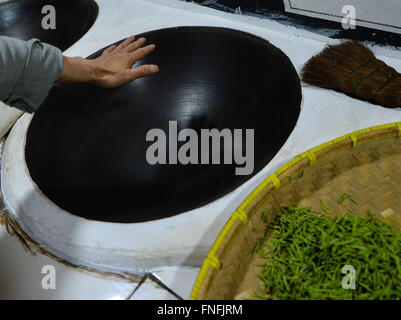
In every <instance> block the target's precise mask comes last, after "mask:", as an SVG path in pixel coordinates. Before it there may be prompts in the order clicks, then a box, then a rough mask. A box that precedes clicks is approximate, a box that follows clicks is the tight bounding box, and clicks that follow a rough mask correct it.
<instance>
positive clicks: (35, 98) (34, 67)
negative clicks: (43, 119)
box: [8, 39, 63, 113]
mask: <svg viewBox="0 0 401 320" xmlns="http://www.w3.org/2000/svg"><path fill="white" fill-rule="evenodd" d="M27 43H28V45H30V50H29V57H28V59H27V62H26V65H25V68H24V71H23V73H22V75H21V77H20V79H19V81H18V83H17V85H16V87H15V89H14V90H13V93H12V95H11V97H9V99H8V103H9V104H10V105H12V106H13V107H16V108H18V109H21V110H23V111H25V112H29V113H32V112H35V111H37V110H38V109H39V107H40V105H41V104H42V103H43V101H44V100H45V99H46V97H47V95H48V93H49V90H50V88H51V87H52V86H53V84H54V82H55V81H56V80H57V79H58V78H59V77H60V76H61V73H62V71H63V55H62V52H61V50H60V49H58V48H56V47H54V46H51V45H48V44H46V43H42V42H40V41H39V40H37V39H32V40H29V41H28V42H27Z"/></svg>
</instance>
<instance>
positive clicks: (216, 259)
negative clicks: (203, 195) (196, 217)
mask: <svg viewBox="0 0 401 320" xmlns="http://www.w3.org/2000/svg"><path fill="white" fill-rule="evenodd" d="M400 136H401V122H396V123H391V124H385V125H380V126H375V127H371V128H368V129H364V130H359V131H356V132H353V133H351V134H347V135H345V136H342V137H340V138H337V139H334V140H332V141H329V142H327V143H325V144H322V145H320V146H318V147H316V148H313V149H311V150H309V151H307V152H305V153H303V154H301V155H299V156H297V157H296V158H295V159H293V160H292V161H291V162H289V163H288V164H286V165H284V166H283V167H282V168H280V169H279V170H277V171H276V172H275V173H273V174H272V175H271V176H270V177H268V178H267V179H266V180H265V181H263V182H262V183H261V184H260V185H259V186H258V187H257V188H256V189H255V190H254V191H253V192H252V193H251V194H250V195H249V196H248V197H247V198H246V199H245V201H244V202H243V203H242V204H241V205H240V206H239V207H238V208H237V210H236V211H234V213H233V214H232V216H231V218H230V219H229V220H228V222H227V223H226V225H225V226H224V228H223V229H222V231H221V233H220V235H219V236H218V238H217V240H216V241H215V243H214V245H213V246H212V248H211V250H210V252H209V254H208V256H207V257H206V259H205V260H204V262H203V266H202V268H201V270H200V273H199V275H198V278H197V281H196V283H195V285H194V288H193V291H192V294H191V297H190V299H192V300H213V299H243V298H253V292H254V290H255V289H256V288H257V287H258V286H260V280H258V277H257V275H258V274H259V272H260V269H258V267H256V265H257V264H258V260H257V258H255V256H254V255H253V254H252V248H253V246H254V244H255V243H256V241H257V239H258V238H259V237H260V235H258V234H257V233H256V232H254V231H255V228H257V227H258V226H259V227H260V226H261V225H263V224H262V223H263V222H262V219H261V213H262V212H265V213H268V214H271V212H273V211H274V210H275V209H278V208H280V207H282V206H293V205H308V206H312V208H317V209H318V210H320V201H324V203H325V204H326V205H327V206H328V207H330V209H332V211H333V212H339V210H340V208H338V206H339V205H338V203H337V197H338V195H339V194H341V193H343V192H347V193H350V194H352V195H353V196H354V197H355V198H357V200H358V206H357V207H358V208H356V207H353V208H352V209H353V210H357V211H358V212H356V211H353V212H354V213H356V214H360V215H363V214H365V213H366V211H367V210H371V211H372V212H373V213H375V214H376V215H377V216H378V217H379V218H382V219H384V220H385V219H386V218H387V217H388V215H392V216H391V218H392V219H393V220H395V221H396V222H398V223H399V224H400V225H401V188H399V185H400V182H401V139H398V138H399V137H400ZM397 186H398V188H397ZM341 210H342V211H341V212H344V208H342V209H341ZM393 213H394V215H393ZM380 214H381V215H382V216H380ZM272 218H273V216H272V215H271V216H270V221H271V220H272ZM255 259H256V260H255ZM259 262H260V261H259Z"/></svg>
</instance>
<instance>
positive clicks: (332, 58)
mask: <svg viewBox="0 0 401 320" xmlns="http://www.w3.org/2000/svg"><path fill="white" fill-rule="evenodd" d="M301 76H302V79H303V81H304V82H306V83H309V84H311V85H314V86H317V87H321V88H327V89H333V90H336V91H340V92H344V93H345V94H347V95H349V96H351V97H353V98H356V99H360V100H365V101H369V102H372V103H375V104H379V105H382V106H384V107H388V108H397V107H401V74H400V73H398V72H397V71H396V70H395V69H394V68H392V67H390V66H388V65H387V64H385V63H384V62H383V61H381V60H379V59H377V58H376V57H375V55H374V54H373V52H372V51H371V50H370V49H368V48H367V47H365V46H364V45H362V44H361V43H359V42H356V41H346V42H343V43H341V44H339V45H329V46H328V47H326V48H325V49H324V50H323V51H322V52H321V53H319V54H317V55H316V56H314V57H312V58H311V59H310V60H309V61H308V62H307V63H306V64H305V66H304V68H303V70H302V72H301Z"/></svg>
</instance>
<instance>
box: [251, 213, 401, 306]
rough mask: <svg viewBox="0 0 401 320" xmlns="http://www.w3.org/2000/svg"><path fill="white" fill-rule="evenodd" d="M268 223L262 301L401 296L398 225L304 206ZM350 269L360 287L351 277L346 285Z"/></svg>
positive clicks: (262, 250)
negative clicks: (352, 283) (331, 213)
mask: <svg viewBox="0 0 401 320" xmlns="http://www.w3.org/2000/svg"><path fill="white" fill-rule="evenodd" d="M264 215H265V214H264ZM262 217H263V215H262ZM264 220H265V222H266V227H267V228H266V232H265V235H264V237H263V238H261V241H260V243H259V245H258V246H257V247H256V248H255V249H256V252H257V254H259V255H260V256H261V257H262V258H264V259H266V263H265V264H263V265H262V268H263V271H262V273H261V275H260V277H261V279H262V280H263V287H264V290H263V291H262V292H259V293H255V295H256V297H257V298H261V299H280V300H284V299H341V300H348V299H400V298H401V232H400V230H399V229H398V228H396V224H395V223H393V222H391V221H390V222H389V223H387V222H384V221H381V220H378V219H377V218H376V217H375V216H374V215H373V214H372V213H370V212H369V213H368V214H367V215H366V217H360V216H356V215H350V214H344V215H342V216H341V217H338V218H332V217H329V216H328V215H327V214H323V213H317V212H314V211H312V210H311V208H309V207H300V206H298V207H291V208H283V209H282V210H281V212H280V213H279V214H278V215H277V218H276V219H275V221H274V222H273V223H271V224H270V225H268V224H267V218H264ZM345 266H352V267H353V268H354V270H355V282H354V284H355V287H354V289H352V288H349V284H350V281H348V280H350V279H346V283H348V289H344V287H343V281H344V277H346V276H347V274H348V273H342V271H343V268H344V267H345ZM345 287H347V286H345Z"/></svg>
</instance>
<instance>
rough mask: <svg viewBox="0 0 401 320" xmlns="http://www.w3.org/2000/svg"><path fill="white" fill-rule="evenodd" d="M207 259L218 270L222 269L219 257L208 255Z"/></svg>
mask: <svg viewBox="0 0 401 320" xmlns="http://www.w3.org/2000/svg"><path fill="white" fill-rule="evenodd" d="M206 260H207V261H208V262H209V264H210V265H211V266H212V267H214V268H215V269H216V270H219V269H220V260H219V259H217V258H216V257H214V256H207V257H206Z"/></svg>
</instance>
